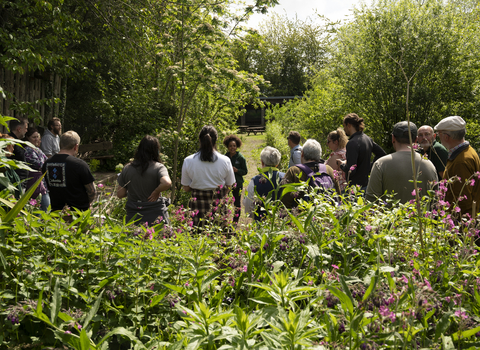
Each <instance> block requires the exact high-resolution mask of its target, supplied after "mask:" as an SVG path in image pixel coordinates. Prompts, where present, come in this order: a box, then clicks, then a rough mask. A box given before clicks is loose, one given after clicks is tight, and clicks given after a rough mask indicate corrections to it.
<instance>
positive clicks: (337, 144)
mask: <svg viewBox="0 0 480 350" xmlns="http://www.w3.org/2000/svg"><path fill="white" fill-rule="evenodd" d="M347 142H348V138H347V135H346V134H345V131H343V129H342V128H338V129H337V130H334V131H332V132H331V133H329V134H328V136H327V146H328V148H330V150H331V151H332V153H330V156H329V157H328V159H327V161H326V163H325V164H327V165H329V166H330V167H331V168H332V169H333V170H335V171H337V172H338V176H336V177H337V180H338V182H339V184H340V190H342V191H344V190H345V188H346V187H347V177H346V174H345V173H344V172H343V171H342V169H340V166H339V165H338V164H337V159H340V160H341V161H344V160H347V150H346V146H347Z"/></svg>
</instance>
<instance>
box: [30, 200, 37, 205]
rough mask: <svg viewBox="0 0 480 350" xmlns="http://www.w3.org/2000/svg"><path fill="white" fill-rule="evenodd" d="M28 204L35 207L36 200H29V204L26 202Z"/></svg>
mask: <svg viewBox="0 0 480 350" xmlns="http://www.w3.org/2000/svg"><path fill="white" fill-rule="evenodd" d="M28 203H29V204H30V205H32V206H36V205H37V200H36V199H30V202H28Z"/></svg>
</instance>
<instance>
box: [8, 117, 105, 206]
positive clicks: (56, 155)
mask: <svg viewBox="0 0 480 350" xmlns="http://www.w3.org/2000/svg"><path fill="white" fill-rule="evenodd" d="M9 127H10V133H9V134H5V135H2V138H3V139H14V140H22V141H28V142H30V144H31V145H32V146H34V147H32V146H31V145H30V144H27V143H15V145H8V146H7V149H6V150H7V152H8V153H9V156H10V157H11V159H15V160H17V161H20V162H23V163H25V164H27V165H28V167H29V168H31V169H32V170H33V171H30V170H27V169H25V168H24V167H22V166H21V165H19V167H18V168H17V169H15V171H12V170H11V169H10V168H6V167H4V168H3V170H4V171H5V175H6V176H7V177H9V178H11V180H10V182H11V183H12V184H15V185H16V188H15V191H14V195H15V197H17V198H19V197H20V195H22V194H23V193H24V192H25V191H27V190H29V189H30V188H31V187H32V186H33V185H34V184H35V183H36V182H37V181H38V180H39V179H40V178H41V177H42V176H43V174H45V177H44V178H43V179H42V181H41V182H40V183H39V184H38V186H37V187H36V189H35V190H34V192H33V194H32V196H31V198H33V199H37V198H38V197H39V196H41V200H40V208H41V209H42V210H44V211H47V209H48V208H49V207H51V210H53V211H56V210H62V209H63V208H64V207H65V206H68V207H70V208H77V209H79V210H86V209H88V208H89V206H90V203H92V202H93V200H94V198H95V193H96V191H95V186H94V178H93V175H92V173H91V172H90V168H89V167H88V164H87V163H85V162H84V161H83V160H81V159H78V158H77V157H76V155H77V153H78V148H79V145H80V137H79V136H78V134H77V133H76V132H75V131H67V132H66V133H64V134H61V131H62V124H61V121H60V119H58V118H53V119H52V120H50V121H49V122H48V124H47V129H46V130H45V132H44V134H43V136H42V137H41V136H40V133H39V131H38V130H37V128H35V127H32V126H30V127H29V126H28V120H27V119H26V118H20V119H14V120H11V121H10V124H9ZM7 174H8V175H7Z"/></svg>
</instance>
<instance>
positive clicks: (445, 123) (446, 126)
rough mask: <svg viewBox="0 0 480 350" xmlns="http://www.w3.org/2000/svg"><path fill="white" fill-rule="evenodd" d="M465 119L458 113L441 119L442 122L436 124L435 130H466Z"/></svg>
mask: <svg viewBox="0 0 480 350" xmlns="http://www.w3.org/2000/svg"><path fill="white" fill-rule="evenodd" d="M466 124H467V123H465V120H463V119H462V117H459V116H458V115H455V116H453V117H447V118H444V119H442V120H440V123H438V124H437V125H435V130H445V131H457V130H464V129H465V125H466Z"/></svg>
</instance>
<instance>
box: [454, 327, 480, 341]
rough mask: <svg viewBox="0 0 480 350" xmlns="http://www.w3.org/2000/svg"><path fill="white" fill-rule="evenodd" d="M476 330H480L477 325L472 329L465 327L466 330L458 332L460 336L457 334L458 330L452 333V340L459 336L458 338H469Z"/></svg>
mask: <svg viewBox="0 0 480 350" xmlns="http://www.w3.org/2000/svg"><path fill="white" fill-rule="evenodd" d="M478 332H480V326H478V327H476V328H473V329H467V330H466V331H463V332H462V333H460V337H459V336H458V332H457V333H454V334H453V335H452V337H453V340H454V341H457V340H458V339H459V338H460V339H464V338H470V337H471V336H472V335H474V334H476V333H478Z"/></svg>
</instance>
